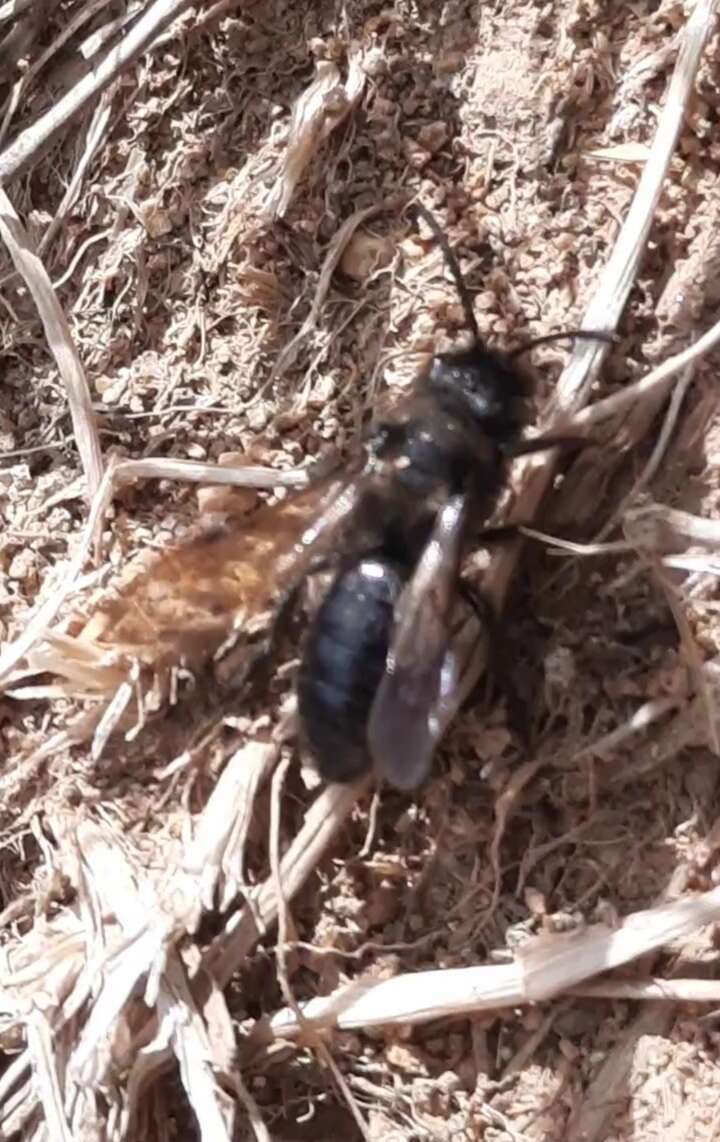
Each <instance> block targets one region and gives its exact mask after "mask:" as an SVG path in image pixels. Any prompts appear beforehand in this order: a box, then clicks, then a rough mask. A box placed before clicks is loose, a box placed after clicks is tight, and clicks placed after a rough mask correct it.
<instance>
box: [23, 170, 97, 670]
mask: <svg viewBox="0 0 720 1142" xmlns="http://www.w3.org/2000/svg"><path fill="white" fill-rule="evenodd" d="M0 193H2V192H1V191H0ZM112 487H113V473H112V468H108V469H107V470H106V472H105V475H104V476H103V478H102V482H101V484H100V486H99V488H98V489H97V491H96V493H95V496H94V497H93V502H92V505H91V508H90V514H89V516H88V519H87V522H86V524H85V528H84V530H83V533H82V535H81V536H80V540H79V542H78V545H77V547H76V549H75V552H74V553H73V556H72V558H71V559H70V561H69V563H68V565H67V567H66V568H65V571H64V573H63V575H62V578H61V579H60V582H59V583H58V585H57V586H56V587H55V589H54V590H53V591H52V594H51V595H50V596H49V597H48V598H47V599H46V600H45V602H44V603H41V604H40V606H39V607H38V609H37V610H36V611H35V612H34V614H33V615H32V616H31V617H30V619H28V621H27V625H26V627H25V629H24V631H23V633H22V634H21V635H20V637H19V638H17V639H16V640H15V642H13V643H11V644H10V646H8V647H6V648H5V650H4V651H3V653H2V655H0V684H2V683H3V682H4V681H5V679H7V678H8V676H9V675H10V674H11V673H12V672H13V670H14V669H15V667H16V666H17V664H18V662H20V660H21V659H22V658H24V657H25V655H26V654H27V653H28V651H29V650H30V648H31V647H32V646H33V644H34V643H35V642H37V641H38V640H39V639H40V638H42V636H43V634H44V633H45V629H46V627H47V626H48V625H49V623H51V622H52V620H53V619H54V618H55V615H56V614H57V613H58V611H59V610H60V607H61V606H62V604H63V602H64V600H65V599H66V598H67V596H68V595H69V594H70V592H71V591H72V589H73V587H74V585H75V581H76V579H77V577H78V575H79V574H80V572H81V571H82V568H83V564H84V563H85V560H86V559H87V557H88V554H89V552H90V548H91V547H92V543H93V539H94V537H95V534H96V530H97V525H98V521H99V520H100V519H102V517H103V515H104V514H105V512H106V511H107V507H108V504H109V503H110V499H111V496H112Z"/></svg>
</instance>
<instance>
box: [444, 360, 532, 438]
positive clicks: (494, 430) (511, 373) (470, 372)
mask: <svg viewBox="0 0 720 1142" xmlns="http://www.w3.org/2000/svg"><path fill="white" fill-rule="evenodd" d="M426 384H427V385H428V387H429V388H430V389H431V391H432V392H433V393H435V394H436V395H437V396H438V397H440V399H441V400H443V401H444V402H446V403H451V404H453V405H454V406H455V407H458V406H461V407H464V408H465V409H467V412H468V414H469V415H470V416H472V417H473V418H474V419H476V420H477V421H478V422H479V423H480V424H481V425H482V427H483V428H484V430H485V431H486V432H487V433H488V435H489V436H491V437H492V438H493V439H494V440H495V441H496V442H497V443H498V444H505V443H508V442H510V441H512V440H514V439H515V438H516V437H517V436H518V435H519V434H520V432H521V431H522V429H523V428H524V427H525V425H526V424H527V422H528V420H529V419H530V411H531V410H530V398H531V397H532V390H533V385H532V381H531V380H530V377H529V376H527V374H526V373H523V372H522V371H521V370H520V369H519V368H518V366H517V365H516V364H514V362H513V361H512V360H511V359H510V358H509V357H508V355H507V354H505V353H500V352H497V351H495V350H493V349H487V348H486V347H485V346H484V345H483V344H482V342H481V341H475V342H474V343H473V344H472V345H470V346H469V348H467V349H460V350H456V351H454V352H452V353H441V354H439V355H438V356H437V357H433V359H432V362H431V364H430V368H429V370H428V373H427V376H426Z"/></svg>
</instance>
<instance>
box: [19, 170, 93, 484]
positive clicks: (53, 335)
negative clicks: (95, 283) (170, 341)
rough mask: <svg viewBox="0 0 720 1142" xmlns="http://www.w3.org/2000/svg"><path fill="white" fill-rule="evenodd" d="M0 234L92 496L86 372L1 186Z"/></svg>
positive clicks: (42, 269) (90, 417)
mask: <svg viewBox="0 0 720 1142" xmlns="http://www.w3.org/2000/svg"><path fill="white" fill-rule="evenodd" d="M0 236H1V237H2V239H3V241H4V243H5V245H6V246H7V248H8V253H9V254H10V257H11V258H12V260H13V264H14V266H15V269H16V270H17V271H18V273H19V274H20V275H21V277H22V279H23V281H24V282H25V284H26V286H27V288H28V290H29V291H30V294H31V295H32V298H33V301H34V302H35V305H36V306H37V309H38V313H39V314H40V319H41V321H42V323H43V328H44V330H45V336H46V338H47V342H48V347H49V349H50V351H51V353H52V354H53V356H54V358H55V361H56V363H57V367H58V369H59V371H60V376H61V377H62V379H63V381H64V383H65V388H66V391H67V396H68V404H69V405H70V413H71V416H72V422H73V429H74V432H75V440H76V442H77V447H78V452H79V453H80V460H81V462H82V466H83V470H84V472H85V478H86V480H87V484H88V491H89V493H90V495H91V496H93V495H94V494H95V492H96V491H97V489H98V487H99V485H100V481H101V479H102V473H103V461H102V449H101V447H100V437H99V436H98V431H97V426H96V424H95V414H94V413H93V410H92V402H91V398H90V390H89V388H88V384H87V380H86V378H85V373H84V370H83V367H82V364H81V362H80V357H79V356H78V352H77V349H76V348H75V344H74V342H73V338H72V334H71V332H70V327H69V325H68V323H67V318H66V317H65V314H64V313H63V310H62V306H61V305H60V302H59V301H58V299H57V294H56V293H55V290H54V289H53V285H52V282H51V281H50V278H49V277H48V273H47V270H46V269H45V266H44V265H43V263H42V262H41V260H40V258H39V257H38V256H37V254H36V253H35V251H34V250H33V248H32V245H31V243H30V239H29V238H28V235H27V233H26V232H25V228H24V227H23V225H22V223H21V221H20V219H19V218H18V216H17V214H16V213H15V208H14V207H13V205H12V203H11V202H10V199H9V198H8V196H7V195H6V193H5V191H4V190H3V189H2V187H0Z"/></svg>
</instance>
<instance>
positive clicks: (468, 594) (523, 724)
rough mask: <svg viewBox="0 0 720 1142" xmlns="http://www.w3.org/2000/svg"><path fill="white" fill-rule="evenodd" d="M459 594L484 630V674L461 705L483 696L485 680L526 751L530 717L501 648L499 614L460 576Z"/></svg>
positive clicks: (509, 726) (505, 641) (477, 589)
mask: <svg viewBox="0 0 720 1142" xmlns="http://www.w3.org/2000/svg"><path fill="white" fill-rule="evenodd" d="M459 594H460V597H461V598H462V599H464V600H465V602H466V603H467V604H468V605H469V606H470V607H471V608H472V609H473V611H474V612H475V614H476V615H477V618H478V621H479V623H480V624H481V626H482V627H483V629H484V630H485V631H486V632H487V665H486V671H485V675H484V676H483V677H482V678H480V679H479V681H478V683H477V685H476V687H475V688H474V689H473V690H472V691H471V692H470V694H469V695H468V697H467V698H466V700H465V702H464V703H463V705H464V706H468V705H470V704H471V703H472V702H473V701H478V699H479V698H480V697H482V699H483V700H487V697H488V683H489V684H490V687H492V688H494V689H495V690H497V691H499V692H500V694H501V695H502V696H503V697H504V699H505V709H506V712H507V724H508V729H509V730H510V732H511V733H512V735H513V737H515V739H516V740H517V742H518V744H519V745H520V747H521V749H522V750H523V752H525V753H527V752H529V750H530V745H531V741H530V739H531V733H530V720H529V718H528V714H527V709H526V704H525V703H524V702H523V700H522V698H521V697H520V694H519V693H518V690H517V688H516V686H515V683H514V681H513V678H512V670H511V662H510V660H509V656H508V654H507V652H506V650H505V646H506V643H507V639H506V638H505V635H504V632H503V630H502V625H501V622H500V618H499V616H498V614H497V611H496V610H495V608H494V606H493V605H492V603H491V602H490V600H489V599H488V597H487V595H485V593H484V592H483V591H482V590H481V589H480V588H479V587H475V586H472V585H471V584H470V583H467V582H465V581H464V580H462V579H461V580H460V587H459ZM481 688H482V692H481Z"/></svg>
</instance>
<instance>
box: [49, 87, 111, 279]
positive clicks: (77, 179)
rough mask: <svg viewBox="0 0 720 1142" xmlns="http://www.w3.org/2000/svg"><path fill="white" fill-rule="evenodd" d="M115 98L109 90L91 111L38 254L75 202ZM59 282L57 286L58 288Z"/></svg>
mask: <svg viewBox="0 0 720 1142" xmlns="http://www.w3.org/2000/svg"><path fill="white" fill-rule="evenodd" d="M114 96H115V89H114V88H111V89H110V88H109V89H108V90H107V91H104V92H103V94H102V96H101V97H100V99H99V100H98V104H97V107H96V108H95V110H94V111H93V114H92V119H91V120H90V125H89V126H88V129H87V131H86V133H85V149H84V151H83V153H82V155H81V156H80V161H79V163H78V164H77V166H76V168H75V170H74V171H73V176H72V178H71V179H70V182H69V183H68V186H67V190H66V191H65V193H64V195H63V196H62V201H61V203H60V205H59V206H58V208H57V210H56V211H55V217H54V218H53V220H52V222H51V223H50V225H49V226H48V228H47V230H46V231H45V233H44V234H43V236H42V238H41V239H40V242H39V243H38V254H40V255H42V254H43V253H44V251H45V250H46V249H47V248H48V246H49V245H50V243H51V242H52V240H53V238H54V237H55V235H56V234H57V232H58V230H59V229H60V227H61V226H62V224H63V221H64V219H65V217H66V216H67V213H68V211H69V210H70V209H71V207H72V205H73V203H74V202H75V200H76V198H77V196H78V194H79V193H80V188H81V186H82V180H83V178H84V176H85V173H86V171H87V169H88V167H89V166H90V163H91V162H92V160H93V158H94V157H95V155H96V153H97V150H98V147H99V146H100V144H101V143H102V142H103V140H104V138H105V133H106V131H107V127H108V123H109V122H110V115H111V112H112V102H113V98H114ZM59 284H60V283H59V282H58V283H57V285H58V286H59Z"/></svg>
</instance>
